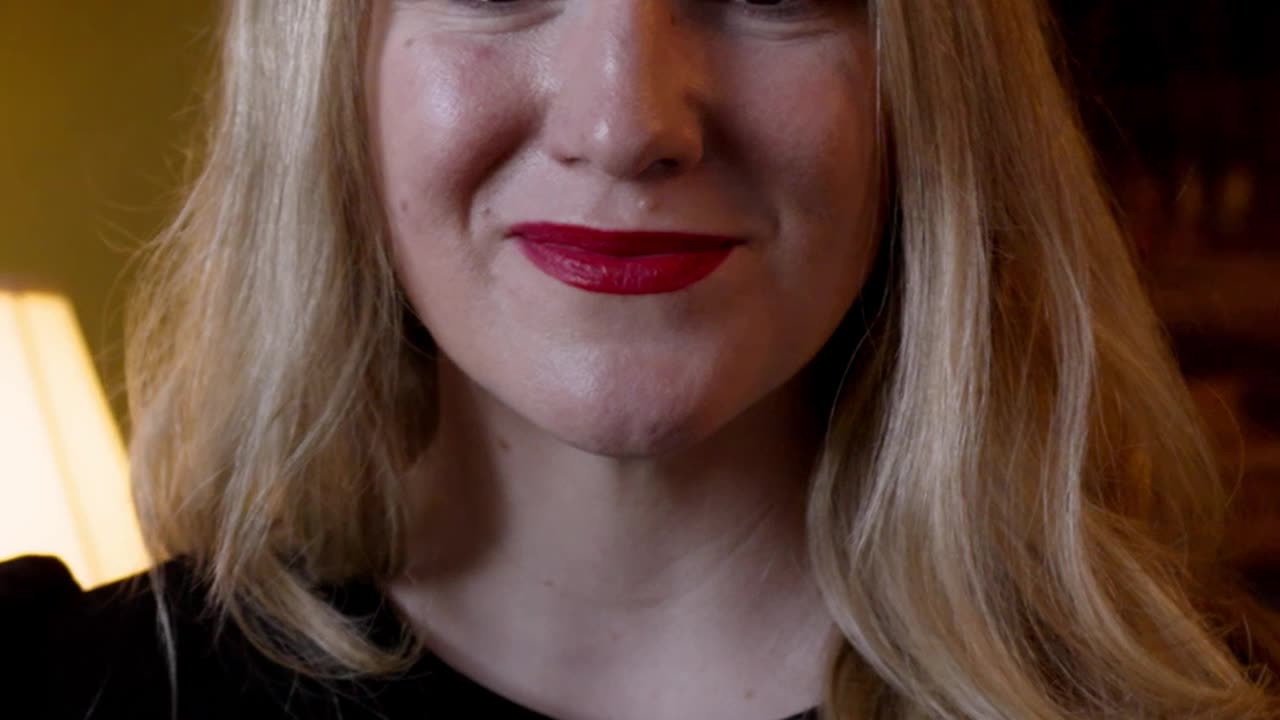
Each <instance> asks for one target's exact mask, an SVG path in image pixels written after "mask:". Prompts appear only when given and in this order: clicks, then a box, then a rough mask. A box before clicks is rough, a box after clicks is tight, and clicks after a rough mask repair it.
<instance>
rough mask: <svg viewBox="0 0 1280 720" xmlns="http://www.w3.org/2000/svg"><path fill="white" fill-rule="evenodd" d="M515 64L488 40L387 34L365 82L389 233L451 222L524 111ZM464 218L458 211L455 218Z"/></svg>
mask: <svg viewBox="0 0 1280 720" xmlns="http://www.w3.org/2000/svg"><path fill="white" fill-rule="evenodd" d="M508 67H518V65H513V61H512V62H508V61H507V59H504V58H503V57H502V56H501V52H500V51H499V50H497V49H495V48H494V47H492V46H491V45H488V44H480V43H470V44H465V43H457V42H454V43H449V42H447V41H442V40H439V39H436V38H425V37H423V38H415V37H413V36H408V37H405V36H397V35H396V34H392V35H391V36H390V37H389V38H388V41H387V45H386V49H385V50H384V52H383V53H382V56H381V57H380V58H379V60H378V62H377V64H376V66H375V70H374V72H375V75H374V77H373V78H371V83H370V87H374V88H377V90H378V94H377V97H376V98H374V99H373V100H372V103H371V108H370V110H371V127H372V130H373V135H374V137H373V144H374V147H375V153H376V156H377V160H378V165H379V167H380V169H381V174H382V180H383V185H384V192H385V196H386V197H385V202H386V203H387V205H388V208H387V209H388V211H389V214H390V217H391V219H392V224H393V227H395V228H396V229H398V230H400V231H402V232H400V233H397V234H402V235H414V234H416V233H415V232H414V231H417V230H420V229H422V228H424V227H430V228H438V227H440V226H441V225H440V224H441V222H444V221H446V220H447V219H452V221H453V222H455V223H456V222H457V220H458V219H459V218H458V211H459V210H468V208H467V207H466V205H465V204H466V203H467V202H469V201H468V198H471V197H474V196H475V195H476V190H477V187H478V186H479V185H480V183H481V182H482V181H483V180H484V179H485V174H486V171H487V170H488V169H489V168H491V167H493V166H494V165H495V164H497V163H498V162H499V161H500V159H501V158H502V156H503V154H504V153H507V152H509V151H510V146H511V144H512V143H513V142H514V141H515V140H516V139H517V138H518V136H519V131H518V128H519V127H520V125H521V123H522V122H523V121H524V118H523V116H522V114H521V112H520V107H521V104H520V102H519V99H518V98H514V97H511V91H510V88H511V87H513V85H515V84H516V83H518V82H519V81H518V80H516V79H514V78H512V76H511V73H509V72H506V71H505V68H508ZM461 219H463V220H465V219H466V218H465V215H464V216H463V217H462V218H461Z"/></svg>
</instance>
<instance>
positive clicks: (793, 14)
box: [449, 0, 819, 20]
mask: <svg viewBox="0 0 1280 720" xmlns="http://www.w3.org/2000/svg"><path fill="white" fill-rule="evenodd" d="M714 1H715V2H716V3H717V4H724V3H726V2H728V1H729V0H714ZM818 1H819V0H793V1H792V2H790V3H787V2H785V0H783V2H780V3H779V4H777V5H749V4H746V3H742V4H740V5H739V7H741V9H742V10H741V11H742V13H743V14H745V15H746V16H747V17H751V18H760V19H766V20H795V19H800V18H804V17H808V16H810V15H812V14H814V13H815V12H816V8H815V6H816V5H817V4H818ZM449 2H451V3H453V4H455V5H462V6H464V7H467V8H470V9H472V10H477V11H480V12H494V11H496V12H498V13H503V12H510V11H512V10H514V9H515V8H514V7H511V6H513V5H516V4H518V3H519V2H520V0H507V1H506V2H495V0H449ZM504 5H505V6H507V7H502V6H504Z"/></svg>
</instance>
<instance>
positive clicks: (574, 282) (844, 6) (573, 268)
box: [367, 0, 879, 456]
mask: <svg viewBox="0 0 1280 720" xmlns="http://www.w3.org/2000/svg"><path fill="white" fill-rule="evenodd" d="M371 32H372V33H373V34H372V42H371V43H370V56H369V58H368V65H367V81H368V86H369V88H370V92H369V98H370V99H369V107H368V112H369V128H370V135H371V141H372V146H373V148H374V156H375V161H376V164H377V166H378V172H379V174H380V178H379V180H380V183H381V191H382V196H383V201H384V203H385V211H386V214H387V217H388V220H389V224H390V228H391V231H392V243H393V253H394V258H395V263H396V270H397V273H398V276H399V281H400V283H401V284H402V286H403V288H404V290H405V292H406V294H407V296H408V298H409V300H410V302H411V303H412V305H413V307H414V309H415V310H416V312H417V313H418V315H419V317H420V318H421V319H422V321H423V323H424V324H425V325H426V327H427V328H428V329H429V330H430V332H431V335H432V337H433V338H434V339H435V341H436V343H437V345H438V346H439V348H440V350H441V352H442V353H443V354H444V355H445V356H446V357H447V359H448V361H449V362H452V363H453V364H454V365H456V366H457V367H458V368H459V369H460V370H461V371H462V372H463V373H464V374H465V375H466V376H467V377H468V378H470V379H471V380H472V381H473V382H474V383H475V384H476V385H478V386H479V387H480V388H482V389H483V390H485V391H487V393H488V394H489V395H490V396H492V398H494V399H496V400H497V401H498V402H500V403H501V404H502V405H505V406H506V407H507V408H509V409H510V410H512V411H514V412H515V413H517V414H518V415H519V416H521V417H523V418H524V419H526V420H527V421H529V422H530V423H532V425H533V426H534V427H536V428H540V429H542V430H544V431H546V432H549V433H551V434H552V435H554V436H556V437H558V438H559V439H561V440H563V441H565V442H567V443H569V444H572V445H574V446H577V447H579V448H582V449H584V450H588V451H591V452H596V453H600V454H606V455H616V456H647V455H654V454H657V453H660V452H663V451H667V450H673V449H677V448H679V447H682V446H686V445H688V444H690V443H692V442H696V441H698V440H700V439H703V438H706V437H707V436H709V435H710V434H712V433H713V432H715V431H716V430H717V429H719V428H721V427H723V426H724V425H726V424H727V423H728V422H729V421H730V420H732V419H734V418H735V417H737V416H739V415H741V414H742V413H744V412H745V411H747V410H748V409H750V408H751V407H752V406H753V405H755V404H756V403H757V402H759V401H761V400H762V399H763V398H765V397H766V396H767V395H769V394H770V393H772V392H774V391H776V390H779V389H780V388H783V387H784V386H785V385H786V383H787V382H788V381H789V380H792V379H794V378H796V377H797V375H798V373H799V372H800V371H801V370H802V369H803V368H804V367H805V366H806V365H807V364H808V363H809V361H810V360H811V359H812V358H813V357H814V356H815V354H816V353H817V352H818V350H819V349H820V348H821V346H822V345H823V344H824V342H825V341H826V340H827V339H828V338H829V337H830V336H831V334H832V333H833V332H834V330H835V328H836V326H837V325H838V324H839V321H840V319H841V318H842V317H843V315H844V314H845V312H846V311H847V310H848V309H849V307H850V305H851V304H852V303H853V301H854V299H855V298H856V296H857V294H858V292H859V290H860V288H861V286H862V282H863V279H864V278H865V276H866V271H867V269H868V268H869V266H870V263H871V261H872V257H873V255H874V252H875V240H874V238H875V237H876V234H877V228H876V227H875V222H876V218H875V209H876V207H877V205H878V202H877V194H878V191H879V188H878V187H877V178H878V169H877V168H878V165H877V149H876V147H875V138H876V133H875V97H874V87H873V79H874V65H873V63H874V56H873V50H872V40H871V35H870V32H869V28H868V26H867V21H866V17H865V10H864V9H863V8H862V3H861V2H858V1H857V0H791V1H790V2H788V1H787V0H782V1H781V2H776V3H772V4H770V3H765V2H748V1H746V0H508V1H507V2H492V1H490V2H486V1H484V0H378V2H376V10H375V11H374V18H373V23H372V30H371ZM531 224H533V225H531ZM539 224H552V225H553V227H550V228H548V227H546V226H545V225H541V226H539ZM563 226H576V230H575V228H573V227H571V228H567V229H566V228H565V227H563ZM584 229H585V230H584ZM587 230H600V231H613V232H615V233H624V232H626V231H648V232H660V233H690V234H697V235H700V236H712V237H709V238H708V237H702V238H690V237H686V236H681V235H668V236H656V237H655V236H648V235H627V234H614V235H610V234H607V233H606V234H592V233H589V232H587Z"/></svg>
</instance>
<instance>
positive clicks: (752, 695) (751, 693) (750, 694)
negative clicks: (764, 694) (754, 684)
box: [745, 690, 756, 700]
mask: <svg viewBox="0 0 1280 720" xmlns="http://www.w3.org/2000/svg"><path fill="white" fill-rule="evenodd" d="M755 696H756V691H755V690H748V691H747V694H746V696H745V697H746V698H747V699H748V700H751V699H753V698H755Z"/></svg>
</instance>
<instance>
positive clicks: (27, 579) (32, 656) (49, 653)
mask: <svg viewBox="0 0 1280 720" xmlns="http://www.w3.org/2000/svg"><path fill="white" fill-rule="evenodd" d="M80 597H81V591H80V586H79V585H77V584H76V581H75V579H74V578H73V577H71V572H70V571H69V570H67V566H66V565H64V564H63V563H62V561H61V560H59V559H57V558H55V557H48V556H43V555H26V556H23V557H19V558H16V559H14V560H9V561H7V562H3V563H0V707H2V708H5V709H6V710H5V712H6V713H7V712H8V711H9V710H16V712H14V714H13V715H12V717H43V716H44V714H45V713H44V712H43V708H46V707H47V701H48V698H47V697H45V692H46V688H47V687H48V686H49V685H50V684H51V683H49V682H48V672H49V669H50V668H51V667H52V666H53V665H54V660H55V659H56V657H57V649H56V648H54V647H52V646H51V645H50V643H49V639H50V636H51V629H52V628H53V627H54V626H55V625H56V624H57V618H58V617H59V615H61V614H62V613H65V612H67V611H68V610H69V609H70V608H73V607H74V606H75V604H76V603H77V601H78V600H79V599H80ZM0 714H4V713H0Z"/></svg>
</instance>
